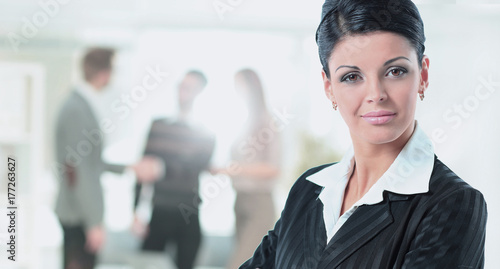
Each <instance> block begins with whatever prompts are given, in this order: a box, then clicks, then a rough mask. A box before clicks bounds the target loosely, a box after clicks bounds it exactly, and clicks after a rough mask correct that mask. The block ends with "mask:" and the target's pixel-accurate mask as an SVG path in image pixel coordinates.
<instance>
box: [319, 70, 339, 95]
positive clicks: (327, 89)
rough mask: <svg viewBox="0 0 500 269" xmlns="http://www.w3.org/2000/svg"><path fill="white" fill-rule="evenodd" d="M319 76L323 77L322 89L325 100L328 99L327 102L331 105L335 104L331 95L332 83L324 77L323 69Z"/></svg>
mask: <svg viewBox="0 0 500 269" xmlns="http://www.w3.org/2000/svg"><path fill="white" fill-rule="evenodd" d="M321 75H322V76H323V87H324V90H325V95H326V98H328V100H330V101H331V102H332V103H336V101H335V96H334V95H333V90H332V83H331V81H330V79H329V78H328V76H327V75H326V73H325V70H324V69H322V70H321Z"/></svg>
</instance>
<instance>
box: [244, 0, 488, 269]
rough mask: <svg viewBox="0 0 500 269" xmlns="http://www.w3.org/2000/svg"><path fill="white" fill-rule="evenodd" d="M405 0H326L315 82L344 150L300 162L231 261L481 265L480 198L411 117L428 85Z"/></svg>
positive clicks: (417, 28)
mask: <svg viewBox="0 0 500 269" xmlns="http://www.w3.org/2000/svg"><path fill="white" fill-rule="evenodd" d="M424 41H425V36H424V27H423V22H422V20H421V18H420V15H419V12H418V10H417V8H416V6H415V5H414V4H413V3H412V2H411V1H409V0H401V1H397V2H394V1H383V0H377V1H362V0H338V1H329V0H327V1H326V3H325V4H324V5H323V12H322V20H321V23H320V25H319V27H318V31H317V43H318V47H319V55H320V59H321V63H322V65H323V71H322V76H323V86H324V91H325V94H326V96H327V98H328V99H329V100H330V101H331V103H332V107H333V109H335V110H337V109H338V110H339V112H340V114H341V116H342V118H343V120H344V121H345V123H346V124H347V126H348V128H349V132H350V136H351V140H352V147H351V148H350V149H349V150H348V151H347V153H346V154H345V156H344V157H343V158H342V160H341V161H340V162H338V163H335V164H325V165H322V166H319V167H315V168H312V169H310V170H308V171H306V172H305V173H304V174H303V175H302V176H301V177H300V178H299V179H298V180H297V181H296V183H295V185H294V186H293V187H292V189H291V191H290V194H289V196H288V200H287V202H286V205H285V208H284V210H283V212H282V215H281V218H280V220H278V222H277V223H276V225H275V227H274V230H272V231H270V232H269V234H268V235H267V236H265V237H264V239H263V240H262V243H261V245H260V246H259V247H258V248H257V250H256V251H255V253H254V255H253V257H252V258H251V259H250V260H248V261H247V262H246V263H245V264H243V265H242V266H241V267H240V268H266V269H267V268H325V269H326V268H483V267H484V241H485V226H486V218H487V211H486V203H485V200H484V198H483V195H482V194H481V193H480V192H479V191H477V190H476V189H474V188H472V187H471V186H469V185H468V184H467V183H465V182H464V181H463V180H462V179H460V178H459V177H458V176H457V175H456V174H455V173H453V172H452V171H451V170H450V169H449V168H448V167H447V166H446V165H444V164H443V163H442V162H441V161H440V160H439V159H438V158H437V156H436V155H435V154H434V149H433V145H432V142H431V141H430V139H429V138H428V137H427V136H426V135H425V133H424V132H423V131H422V129H420V127H419V125H418V124H417V122H416V120H415V108H416V102H417V98H418V97H420V99H421V100H422V101H423V99H424V93H425V91H426V89H427V87H428V85H429V76H428V70H429V63H430V61H429V58H428V57H427V56H425V55H424V49H425V47H424Z"/></svg>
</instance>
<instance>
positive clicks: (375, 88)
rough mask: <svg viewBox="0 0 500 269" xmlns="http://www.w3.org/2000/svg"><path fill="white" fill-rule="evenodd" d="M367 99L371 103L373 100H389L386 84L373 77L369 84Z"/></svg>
mask: <svg viewBox="0 0 500 269" xmlns="http://www.w3.org/2000/svg"><path fill="white" fill-rule="evenodd" d="M367 87H368V88H367V91H366V92H367V93H366V100H367V102H369V103H372V102H383V101H385V100H387V92H386V91H385V88H384V85H383V84H382V82H381V81H380V80H378V79H373V80H372V81H370V83H368V84H367Z"/></svg>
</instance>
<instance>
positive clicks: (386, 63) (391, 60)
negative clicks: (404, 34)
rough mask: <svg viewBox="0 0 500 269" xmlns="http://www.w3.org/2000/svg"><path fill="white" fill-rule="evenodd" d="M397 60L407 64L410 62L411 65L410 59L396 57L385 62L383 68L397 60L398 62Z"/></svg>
mask: <svg viewBox="0 0 500 269" xmlns="http://www.w3.org/2000/svg"><path fill="white" fill-rule="evenodd" d="M399 59H405V60H407V61H408V62H410V63H411V61H410V59H408V58H406V57H404V56H399V57H396V58H393V59H390V60H388V61H387V62H385V63H384V66H386V65H389V64H391V63H392V62H394V61H397V60H399Z"/></svg>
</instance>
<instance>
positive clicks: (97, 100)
mask: <svg viewBox="0 0 500 269" xmlns="http://www.w3.org/2000/svg"><path fill="white" fill-rule="evenodd" d="M75 90H76V92H77V93H79V94H80V95H81V96H82V97H83V99H85V100H86V101H87V103H88V104H89V106H90V107H91V109H92V112H93V114H94V117H96V118H97V119H100V118H102V117H103V115H104V112H103V111H101V109H100V108H101V107H102V103H101V102H103V101H104V98H103V94H102V92H101V91H99V90H97V89H96V88H95V87H94V86H92V85H91V84H89V83H88V82H81V83H80V84H79V85H78V86H77V87H76V88H75Z"/></svg>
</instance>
